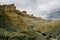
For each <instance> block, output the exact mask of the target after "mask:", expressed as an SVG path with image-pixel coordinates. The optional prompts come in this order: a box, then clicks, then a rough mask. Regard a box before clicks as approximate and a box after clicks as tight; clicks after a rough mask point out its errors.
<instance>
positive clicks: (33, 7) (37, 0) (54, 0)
mask: <svg viewBox="0 0 60 40" xmlns="http://www.w3.org/2000/svg"><path fill="white" fill-rule="evenodd" d="M0 4H15V6H16V7H17V9H19V10H25V11H27V12H28V14H33V15H34V16H37V17H42V18H44V19H59V18H60V0H0Z"/></svg>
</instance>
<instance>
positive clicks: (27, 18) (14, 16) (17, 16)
mask: <svg viewBox="0 0 60 40" xmlns="http://www.w3.org/2000/svg"><path fill="white" fill-rule="evenodd" d="M46 22H47V21H46V20H44V19H42V18H38V17H34V16H33V15H28V14H27V12H26V11H19V10H17V9H16V7H15V6H14V4H10V5H0V29H1V31H0V35H2V36H3V37H5V36H6V37H8V36H9V37H11V36H12V35H13V34H14V36H13V37H16V36H17V37H18V38H17V39H19V38H20V36H21V34H23V36H21V37H23V38H22V39H21V40H30V39H31V40H37V39H38V40H46V39H45V38H44V37H43V36H42V35H40V34H39V33H38V32H36V31H35V30H36V27H39V26H41V25H42V24H44V23H46ZM24 34H25V36H27V35H28V36H27V37H28V38H27V37H26V38H25V39H24V37H25V36H24ZM9 37H8V38H9ZM35 38H36V39H35ZM4 39H5V38H4ZM9 39H11V38H9ZM15 40H16V39H15ZM19 40H20V39H19Z"/></svg>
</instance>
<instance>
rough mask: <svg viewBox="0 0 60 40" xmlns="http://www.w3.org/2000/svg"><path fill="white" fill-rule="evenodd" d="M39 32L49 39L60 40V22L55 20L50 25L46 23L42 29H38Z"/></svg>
mask: <svg viewBox="0 0 60 40" xmlns="http://www.w3.org/2000/svg"><path fill="white" fill-rule="evenodd" d="M37 31H40V32H41V33H42V34H43V35H44V36H46V37H47V38H48V39H50V38H56V39H57V40H60V36H59V35H60V20H54V21H51V22H48V23H45V24H44V25H42V26H41V27H39V28H37Z"/></svg>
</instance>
